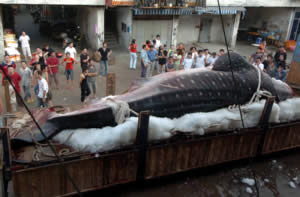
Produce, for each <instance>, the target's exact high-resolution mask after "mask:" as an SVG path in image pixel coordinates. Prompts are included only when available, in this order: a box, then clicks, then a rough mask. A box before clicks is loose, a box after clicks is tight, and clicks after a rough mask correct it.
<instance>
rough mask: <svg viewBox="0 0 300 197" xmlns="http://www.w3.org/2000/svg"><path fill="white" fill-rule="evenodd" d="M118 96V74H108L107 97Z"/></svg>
mask: <svg viewBox="0 0 300 197" xmlns="http://www.w3.org/2000/svg"><path fill="white" fill-rule="evenodd" d="M115 94H116V74H115V73H107V76H106V96H110V95H115Z"/></svg>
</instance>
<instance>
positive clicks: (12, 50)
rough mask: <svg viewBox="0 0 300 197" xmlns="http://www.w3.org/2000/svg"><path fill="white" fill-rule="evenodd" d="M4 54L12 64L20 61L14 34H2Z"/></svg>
mask: <svg viewBox="0 0 300 197" xmlns="http://www.w3.org/2000/svg"><path fill="white" fill-rule="evenodd" d="M4 42H5V52H6V53H7V54H8V55H9V56H10V59H11V60H12V61H14V62H18V61H20V60H21V56H20V52H19V51H18V50H17V48H18V41H17V40H16V34H13V33H6V34H4Z"/></svg>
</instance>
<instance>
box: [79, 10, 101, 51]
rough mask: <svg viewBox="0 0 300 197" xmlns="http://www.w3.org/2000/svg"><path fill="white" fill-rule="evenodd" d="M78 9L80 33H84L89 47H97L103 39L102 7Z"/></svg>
mask: <svg viewBox="0 0 300 197" xmlns="http://www.w3.org/2000/svg"><path fill="white" fill-rule="evenodd" d="M80 9H81V10H80V14H81V17H80V19H81V20H80V27H81V33H82V34H84V35H85V39H86V42H87V45H88V47H89V48H91V49H98V48H99V47H100V46H101V45H102V42H103V40H104V8H103V7H82V8H80ZM96 32H97V33H98V34H97V33H96ZM99 37H100V38H99Z"/></svg>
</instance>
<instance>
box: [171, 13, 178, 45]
mask: <svg viewBox="0 0 300 197" xmlns="http://www.w3.org/2000/svg"><path fill="white" fill-rule="evenodd" d="M178 26H179V16H173V25H172V44H173V45H174V47H175V48H176V46H177V34H178Z"/></svg>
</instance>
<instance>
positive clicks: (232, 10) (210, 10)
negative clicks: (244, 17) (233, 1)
mask: <svg viewBox="0 0 300 197" xmlns="http://www.w3.org/2000/svg"><path fill="white" fill-rule="evenodd" d="M195 11H196V13H197V14H198V15H202V14H214V15H219V14H220V12H219V8H218V7H217V6H207V7H206V8H202V7H201V8H195ZM239 11H240V12H245V11H246V9H245V8H244V7H227V6H226V7H221V14H222V15H232V14H237V12H239Z"/></svg>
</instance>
